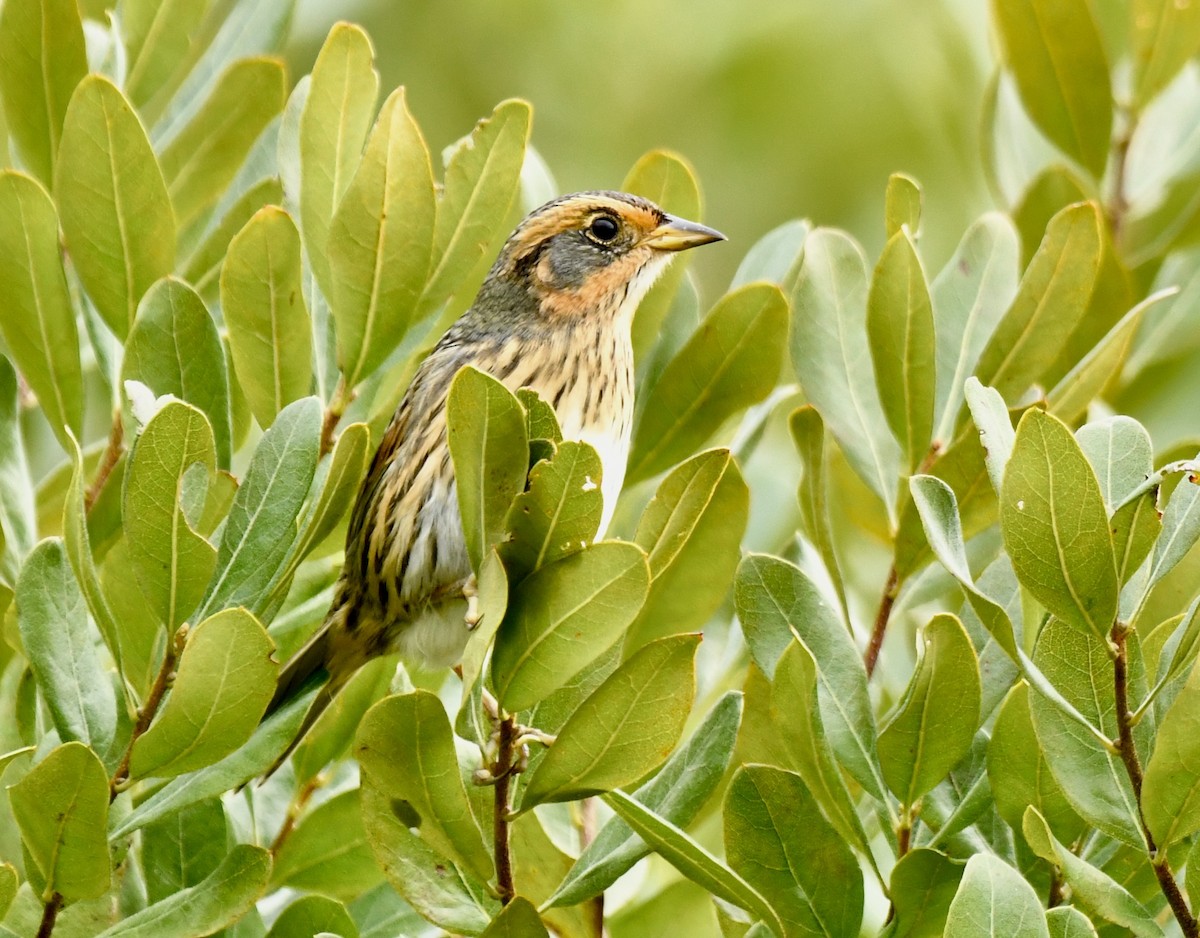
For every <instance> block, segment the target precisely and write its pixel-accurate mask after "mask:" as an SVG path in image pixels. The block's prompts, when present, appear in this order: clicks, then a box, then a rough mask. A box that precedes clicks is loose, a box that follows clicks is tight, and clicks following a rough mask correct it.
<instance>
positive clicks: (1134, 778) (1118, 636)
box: [1112, 622, 1200, 938]
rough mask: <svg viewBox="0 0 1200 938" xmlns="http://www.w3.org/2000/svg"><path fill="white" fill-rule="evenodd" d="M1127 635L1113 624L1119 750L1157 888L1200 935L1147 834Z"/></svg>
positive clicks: (1194, 937) (1192, 936)
mask: <svg viewBox="0 0 1200 938" xmlns="http://www.w3.org/2000/svg"><path fill="white" fill-rule="evenodd" d="M1128 634H1129V630H1128V627H1127V626H1126V625H1125V624H1124V623H1122V622H1114V623H1113V627H1112V642H1113V645H1114V646H1115V648H1116V652H1117V653H1116V657H1115V658H1114V659H1113V693H1114V695H1115V697H1116V709H1117V746H1118V752H1119V753H1120V756H1121V761H1122V762H1123V763H1124V765H1125V772H1126V774H1127V775H1128V776H1129V783H1130V784H1131V785H1132V786H1133V793H1134V795H1136V796H1137V800H1138V820H1139V821H1140V822H1141V825H1142V835H1143V836H1144V837H1145V838H1146V849H1147V850H1149V852H1150V865H1151V866H1152V867H1154V875H1155V876H1156V877H1158V885H1159V888H1160V889H1161V890H1162V893H1163V895H1164V896H1166V897H1167V902H1168V904H1169V905H1170V906H1171V911H1172V912H1173V913H1174V914H1175V920H1176V921H1177V922H1179V927H1180V928H1181V929H1182V930H1183V934H1184V935H1185V938H1200V923H1197V921H1196V917H1195V916H1194V915H1192V912H1191V910H1190V909H1189V908H1188V905H1187V902H1186V901H1185V900H1184V898H1183V893H1182V892H1181V891H1180V889H1179V883H1178V882H1177V881H1176V879H1175V875H1174V874H1173V873H1172V872H1171V865H1170V861H1169V860H1168V859H1167V852H1166V851H1165V850H1162V851H1160V850H1159V849H1158V847H1157V846H1156V845H1155V843H1154V835H1153V834H1151V833H1150V828H1148V827H1147V826H1146V819H1145V817H1144V816H1143V814H1142V763H1141V760H1140V759H1139V758H1138V753H1137V748H1136V747H1135V746H1134V742H1133V720H1132V717H1133V714H1131V713H1130V712H1129V650H1128V647H1127V645H1126V643H1125V639H1126V636H1127V635H1128Z"/></svg>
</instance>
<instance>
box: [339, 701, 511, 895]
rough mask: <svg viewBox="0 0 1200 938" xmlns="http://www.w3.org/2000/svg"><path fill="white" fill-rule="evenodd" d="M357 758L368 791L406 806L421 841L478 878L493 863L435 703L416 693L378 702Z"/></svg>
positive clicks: (363, 729) (446, 722)
mask: <svg viewBox="0 0 1200 938" xmlns="http://www.w3.org/2000/svg"><path fill="white" fill-rule="evenodd" d="M355 755H356V756H357V758H358V761H359V763H360V764H361V765H362V767H363V771H364V772H365V773H366V775H367V780H368V784H369V786H371V787H373V788H375V789H376V790H378V791H380V792H382V793H384V794H386V795H387V796H388V797H390V798H393V799H402V800H403V801H405V802H407V805H408V808H409V810H410V811H411V812H412V813H413V814H414V815H415V816H416V818H418V819H419V820H418V821H417V823H416V824H410V825H409V826H419V827H420V829H421V838H422V839H423V840H425V841H426V842H427V843H428V844H429V845H430V847H432V848H433V849H434V850H436V851H438V852H439V853H444V854H446V855H447V856H449V857H451V858H453V859H455V860H456V861H457V862H459V863H461V864H463V865H464V866H465V867H466V868H467V869H469V870H471V872H473V873H474V874H475V875H476V876H478V877H479V878H480V879H483V880H487V879H488V878H490V877H491V875H492V872H493V870H492V861H491V857H489V856H488V852H487V848H486V847H485V846H484V843H483V835H482V833H481V831H480V828H479V822H478V821H477V820H476V819H475V816H474V815H473V814H472V813H471V806H470V804H469V802H468V800H467V793H466V790H465V789H464V788H463V783H462V776H461V772H460V769H459V766H458V758H457V756H456V755H455V751H454V737H453V733H452V732H451V729H450V719H449V717H447V716H446V710H445V708H444V707H443V706H442V703H441V701H440V700H438V698H437V697H436V696H435V695H434V694H431V693H429V692H428V691H420V690H418V691H414V692H412V693H408V694H400V695H398V696H395V697H388V698H386V699H384V700H381V701H380V702H379V703H377V704H376V705H375V706H374V707H372V708H371V709H370V710H368V711H367V714H366V716H364V717H363V720H362V723H361V724H360V725H359V728H358V734H357V736H356V738H355Z"/></svg>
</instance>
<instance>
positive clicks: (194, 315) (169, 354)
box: [121, 277, 233, 469]
mask: <svg viewBox="0 0 1200 938" xmlns="http://www.w3.org/2000/svg"><path fill="white" fill-rule="evenodd" d="M121 380H122V382H124V381H130V380H133V381H140V382H142V384H144V385H146V386H147V387H148V388H150V390H151V391H153V392H154V393H155V394H156V395H159V396H161V395H163V394H174V395H176V396H177V397H179V398H181V399H183V400H185V401H187V402H188V403H189V404H192V405H193V406H195V407H198V408H199V409H200V410H201V411H203V412H204V414H205V416H206V417H208V422H209V425H210V426H211V428H212V435H213V440H214V442H215V444H216V452H217V464H218V465H219V466H220V467H221V468H222V469H228V468H229V460H230V457H231V454H232V450H233V442H232V436H233V430H232V426H231V417H230V410H229V401H230V389H229V375H228V373H227V372H226V370H225V350H224V348H223V347H222V345H221V337H220V335H219V333H218V332H217V324H216V323H215V322H214V321H213V317H212V315H211V314H210V313H209V311H208V308H207V307H206V306H205V305H204V301H203V300H201V299H200V297H199V296H198V295H197V294H196V292H195V291H194V290H193V289H192V288H191V287H190V286H188V285H187V284H186V283H184V282H183V281H182V280H176V279H175V278H174V277H168V278H166V279H164V280H160V281H158V282H157V283H156V284H154V286H152V287H151V288H150V290H149V292H147V293H146V295H145V297H144V298H143V299H142V302H141V305H140V306H139V307H138V312H137V319H136V320H135V321H134V323H133V329H132V331H131V332H130V333H129V339H128V341H127V342H126V343H125V360H124V362H123V363H122V365H121Z"/></svg>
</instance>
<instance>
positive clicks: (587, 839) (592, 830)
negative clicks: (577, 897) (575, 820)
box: [579, 798, 604, 938]
mask: <svg viewBox="0 0 1200 938" xmlns="http://www.w3.org/2000/svg"><path fill="white" fill-rule="evenodd" d="M595 839H596V799H595V798H584V799H583V801H581V802H579V851H580V853H582V852H583V851H584V850H586V849H587V848H588V845H589V844H590V843H591V842H592V841H593V840H595ZM587 914H589V915H590V916H591V920H592V934H594V935H596V936H597V938H600V936H602V935H603V934H604V891H603V890H601V891H600V894H599V895H597V896H594V897H593V898H591V899H589V900H588V902H587Z"/></svg>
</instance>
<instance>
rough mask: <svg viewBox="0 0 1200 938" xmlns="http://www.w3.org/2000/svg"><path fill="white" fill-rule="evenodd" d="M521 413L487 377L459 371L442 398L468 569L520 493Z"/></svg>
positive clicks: (525, 458)
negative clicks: (468, 560)
mask: <svg viewBox="0 0 1200 938" xmlns="http://www.w3.org/2000/svg"><path fill="white" fill-rule="evenodd" d="M525 433H526V430H525V412H524V410H523V409H522V407H521V405H520V403H519V402H518V401H517V399H516V398H515V397H513V395H512V394H511V393H510V392H509V391H508V389H507V388H505V387H504V385H502V384H501V383H500V382H499V381H497V380H496V379H495V378H493V377H492V376H491V375H487V374H484V373H483V372H482V371H478V370H476V369H475V368H472V367H471V366H469V365H468V366H464V367H463V368H461V369H460V370H459V372H458V374H456V375H455V376H454V380H453V381H451V383H450V392H449V395H448V396H447V398H446V434H447V439H448V441H449V445H450V455H451V457H452V458H453V459H454V478H455V480H456V488H457V490H458V507H459V511H460V513H461V514H462V520H463V534H464V537H465V538H466V543H467V555H468V556H469V557H470V558H471V568H472V569H473V570H475V571H478V570H479V567H480V564H481V563H482V562H483V555H484V552H485V551H486V550H487V549H488V547H489V546H491V545H492V544H495V543H497V542H498V541H499V540H500V539H501V537H502V536H503V535H504V532H505V519H506V517H507V515H508V512H509V507H510V506H511V505H512V503H513V499H514V498H515V497H516V495H517V494H518V493H519V492H521V491H523V490H524V488H525V473H526V472H527V470H528V468H529V441H528V439H527V438H526V436H525Z"/></svg>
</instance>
